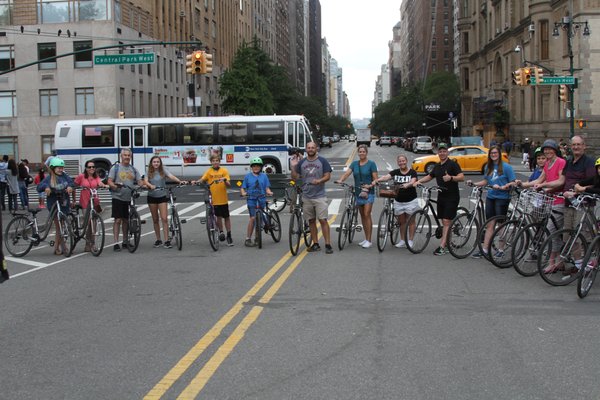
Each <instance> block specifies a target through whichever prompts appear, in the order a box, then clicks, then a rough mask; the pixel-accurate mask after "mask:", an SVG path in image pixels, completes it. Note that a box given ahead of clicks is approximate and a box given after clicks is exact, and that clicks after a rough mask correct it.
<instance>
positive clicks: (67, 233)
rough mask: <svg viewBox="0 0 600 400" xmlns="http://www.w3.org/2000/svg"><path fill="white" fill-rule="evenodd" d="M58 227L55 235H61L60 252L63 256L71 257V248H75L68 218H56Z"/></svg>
mask: <svg viewBox="0 0 600 400" xmlns="http://www.w3.org/2000/svg"><path fill="white" fill-rule="evenodd" d="M58 226H59V231H58V232H57V233H56V234H57V235H61V240H62V241H61V247H62V248H61V250H62V253H63V256H65V257H71V254H73V248H74V247H75V240H74V237H73V236H74V234H73V224H72V221H71V219H70V218H69V217H68V216H66V215H61V216H60V217H58Z"/></svg>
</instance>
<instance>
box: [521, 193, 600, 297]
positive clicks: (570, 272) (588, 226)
mask: <svg viewBox="0 0 600 400" xmlns="http://www.w3.org/2000/svg"><path fill="white" fill-rule="evenodd" d="M598 199H599V198H598V197H597V196H594V195H590V194H582V195H580V196H578V197H577V198H575V199H573V200H572V201H571V204H570V205H569V207H572V208H575V209H576V210H582V209H583V213H581V217H580V219H579V223H578V224H577V226H576V228H574V229H560V230H557V231H556V232H554V233H552V234H551V235H550V236H549V237H548V238H547V239H546V240H545V242H544V243H543V244H542V245H541V246H540V247H541V248H540V250H539V255H538V260H537V268H536V270H535V271H534V273H533V274H535V273H537V272H539V274H540V276H541V277H542V279H543V280H544V281H545V282H546V283H548V284H550V285H552V286H564V285H568V284H569V283H571V282H574V281H575V280H576V279H578V278H579V274H580V273H581V271H582V268H581V267H582V265H586V264H583V261H582V257H583V255H584V254H585V253H586V252H587V249H588V245H589V241H588V239H587V238H586V236H585V235H584V232H588V233H589V235H590V236H589V237H596V236H598V234H600V232H599V230H598V220H597V219H596V216H595V215H594V204H595V201H596V200H598ZM553 241H554V242H555V243H556V242H560V243H562V244H561V246H560V249H556V248H555V249H553V248H552V246H553ZM574 250H575V251H574ZM552 253H554V254H552ZM574 253H576V254H574ZM577 256H579V257H577ZM557 260H558V261H557ZM551 261H552V263H553V265H550V263H551ZM559 272H561V273H559Z"/></svg>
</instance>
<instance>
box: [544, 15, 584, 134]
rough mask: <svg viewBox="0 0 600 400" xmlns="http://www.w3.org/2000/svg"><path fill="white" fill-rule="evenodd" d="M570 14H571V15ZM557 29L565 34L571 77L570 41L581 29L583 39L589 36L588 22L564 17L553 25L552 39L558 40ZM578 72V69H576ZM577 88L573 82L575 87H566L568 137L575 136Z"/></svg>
mask: <svg viewBox="0 0 600 400" xmlns="http://www.w3.org/2000/svg"><path fill="white" fill-rule="evenodd" d="M571 14H572V13H571ZM559 28H562V29H563V30H564V31H566V33H567V51H568V53H569V54H568V56H569V74H570V75H571V76H574V75H575V71H576V69H575V66H574V63H573V59H574V55H573V43H572V40H573V38H574V37H575V33H576V32H577V31H579V30H580V29H581V28H583V32H582V35H583V36H584V37H588V36H590V28H589V27H588V22H587V21H585V22H575V21H573V20H572V19H571V17H570V16H565V17H563V18H562V21H561V22H555V23H554V29H553V31H552V36H554V38H558V37H559V36H560V31H559ZM577 70H579V69H577ZM576 86H577V81H575V85H568V86H567V87H569V132H570V137H573V136H574V135H575V102H574V100H575V87H576Z"/></svg>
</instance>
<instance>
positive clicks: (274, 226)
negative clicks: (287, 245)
mask: <svg viewBox="0 0 600 400" xmlns="http://www.w3.org/2000/svg"><path fill="white" fill-rule="evenodd" d="M267 213H268V214H267V216H268V218H269V233H270V234H271V237H272V238H273V240H274V241H275V243H279V241H280V240H281V220H280V219H279V214H278V213H277V211H275V210H269V211H267Z"/></svg>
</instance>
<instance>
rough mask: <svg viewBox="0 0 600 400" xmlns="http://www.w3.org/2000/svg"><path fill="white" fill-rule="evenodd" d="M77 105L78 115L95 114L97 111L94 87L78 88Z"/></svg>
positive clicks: (76, 91)
mask: <svg viewBox="0 0 600 400" xmlns="http://www.w3.org/2000/svg"><path fill="white" fill-rule="evenodd" d="M75 107H76V109H75V114H77V115H94V114H95V113H96V110H95V106H94V88H76V89H75Z"/></svg>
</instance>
